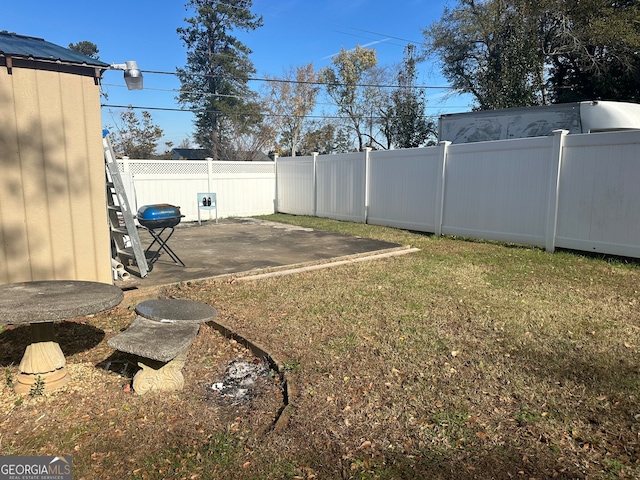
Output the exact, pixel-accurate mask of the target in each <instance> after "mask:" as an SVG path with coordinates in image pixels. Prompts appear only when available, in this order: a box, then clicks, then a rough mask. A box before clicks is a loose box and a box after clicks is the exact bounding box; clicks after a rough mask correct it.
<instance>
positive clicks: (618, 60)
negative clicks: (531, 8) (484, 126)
mask: <svg viewBox="0 0 640 480" xmlns="http://www.w3.org/2000/svg"><path fill="white" fill-rule="evenodd" d="M545 3H550V4H551V6H552V7H554V8H552V9H551V10H545V9H543V6H544V4H542V5H540V4H536V5H535V6H536V10H537V18H538V19H539V25H540V30H541V31H544V38H545V39H546V40H547V41H546V44H544V46H543V48H544V51H545V53H546V54H547V55H546V58H547V61H548V63H549V65H550V68H549V71H550V77H549V91H550V95H551V98H552V99H553V100H554V101H558V102H568V101H578V100H592V99H605V100H630V101H640V3H639V2H638V1H637V0H619V1H608V0H581V1H578V0H572V1H565V2H560V1H559V0H554V1H550V0H546V2H545Z"/></svg>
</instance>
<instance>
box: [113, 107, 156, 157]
mask: <svg viewBox="0 0 640 480" xmlns="http://www.w3.org/2000/svg"><path fill="white" fill-rule="evenodd" d="M120 120H121V122H122V123H121V125H118V126H116V133H115V135H114V137H113V148H114V150H115V152H116V154H117V155H119V156H127V157H130V158H138V159H150V158H153V157H154V154H155V151H156V149H157V147H158V141H159V140H160V138H161V137H162V133H163V132H162V129H161V128H160V127H158V126H157V125H155V124H154V123H153V119H152V118H151V114H150V113H149V112H147V111H143V112H142V113H141V118H140V117H138V116H137V115H136V113H135V111H134V109H133V107H131V106H129V108H127V109H126V110H125V111H123V112H122V113H121V114H120Z"/></svg>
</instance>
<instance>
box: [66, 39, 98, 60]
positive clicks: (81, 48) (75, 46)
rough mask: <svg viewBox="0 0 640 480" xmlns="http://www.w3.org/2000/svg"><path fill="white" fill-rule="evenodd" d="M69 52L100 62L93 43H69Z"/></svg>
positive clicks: (96, 47)
mask: <svg viewBox="0 0 640 480" xmlns="http://www.w3.org/2000/svg"><path fill="white" fill-rule="evenodd" d="M69 50H73V51H74V52H78V53H81V54H83V55H86V56H87V57H91V58H93V59H95V60H100V57H99V56H98V52H99V50H98V46H97V45H96V44H95V43H93V42H89V41H87V40H83V41H81V42H78V43H70V44H69Z"/></svg>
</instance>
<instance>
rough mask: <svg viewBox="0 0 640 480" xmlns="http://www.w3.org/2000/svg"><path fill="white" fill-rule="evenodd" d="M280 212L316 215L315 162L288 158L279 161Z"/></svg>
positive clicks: (308, 159)
mask: <svg viewBox="0 0 640 480" xmlns="http://www.w3.org/2000/svg"><path fill="white" fill-rule="evenodd" d="M276 174H277V185H278V191H277V195H278V198H277V208H278V212H281V213H290V214H292V215H311V216H313V215H315V208H314V206H315V194H316V193H315V187H314V160H313V157H312V156H308V157H287V158H282V159H278V160H277V168H276Z"/></svg>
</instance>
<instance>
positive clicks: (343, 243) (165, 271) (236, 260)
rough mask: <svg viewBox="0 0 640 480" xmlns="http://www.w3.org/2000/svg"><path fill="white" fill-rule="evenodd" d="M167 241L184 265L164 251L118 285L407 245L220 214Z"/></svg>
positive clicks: (149, 284) (154, 283) (247, 270)
mask: <svg viewBox="0 0 640 480" xmlns="http://www.w3.org/2000/svg"><path fill="white" fill-rule="evenodd" d="M139 233H140V239H141V241H142V244H143V246H144V247H145V248H146V246H148V245H150V244H151V242H152V241H153V240H152V238H151V236H150V235H149V233H148V232H146V231H145V230H144V229H140V230H139ZM168 245H169V246H170V247H171V249H172V250H173V251H174V252H175V253H176V254H177V255H178V257H180V259H181V260H182V261H183V262H184V264H185V266H184V267H183V266H181V265H178V264H176V263H175V262H174V261H173V260H172V259H171V258H170V257H169V255H167V254H166V253H163V254H162V255H160V258H159V259H158V260H157V261H156V262H155V263H154V264H153V268H152V270H151V272H150V273H149V274H148V275H147V276H146V277H145V278H139V277H136V276H135V275H131V280H129V281H118V282H116V283H117V285H118V286H120V287H121V288H123V289H125V290H130V289H136V290H143V289H148V288H154V287H158V286H162V285H172V284H176V283H179V282H186V281H192V280H199V279H205V278H212V277H220V276H230V275H235V276H245V275H247V274H259V273H264V272H270V271H274V270H275V271H277V270H280V269H287V268H293V267H302V266H304V265H315V264H318V263H324V262H332V261H335V260H337V259H345V258H349V257H366V256H369V255H376V254H380V253H383V252H396V251H398V252H399V251H404V250H406V248H407V247H403V246H401V245H398V244H394V243H389V242H382V241H378V240H371V239H368V238H361V237H353V236H349V235H342V234H338V233H332V232H323V231H318V230H313V229H310V228H303V227H298V226H293V225H286V224H282V223H275V222H269V221H263V220H258V219H251V218H232V219H220V221H219V223H217V224H216V223H215V221H207V222H203V223H202V225H198V223H197V222H189V223H187V222H184V223H181V224H179V225H178V226H177V227H176V230H175V233H174V234H173V236H172V238H171V239H170V241H169V243H168ZM405 253H406V252H405ZM132 271H133V269H132Z"/></svg>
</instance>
